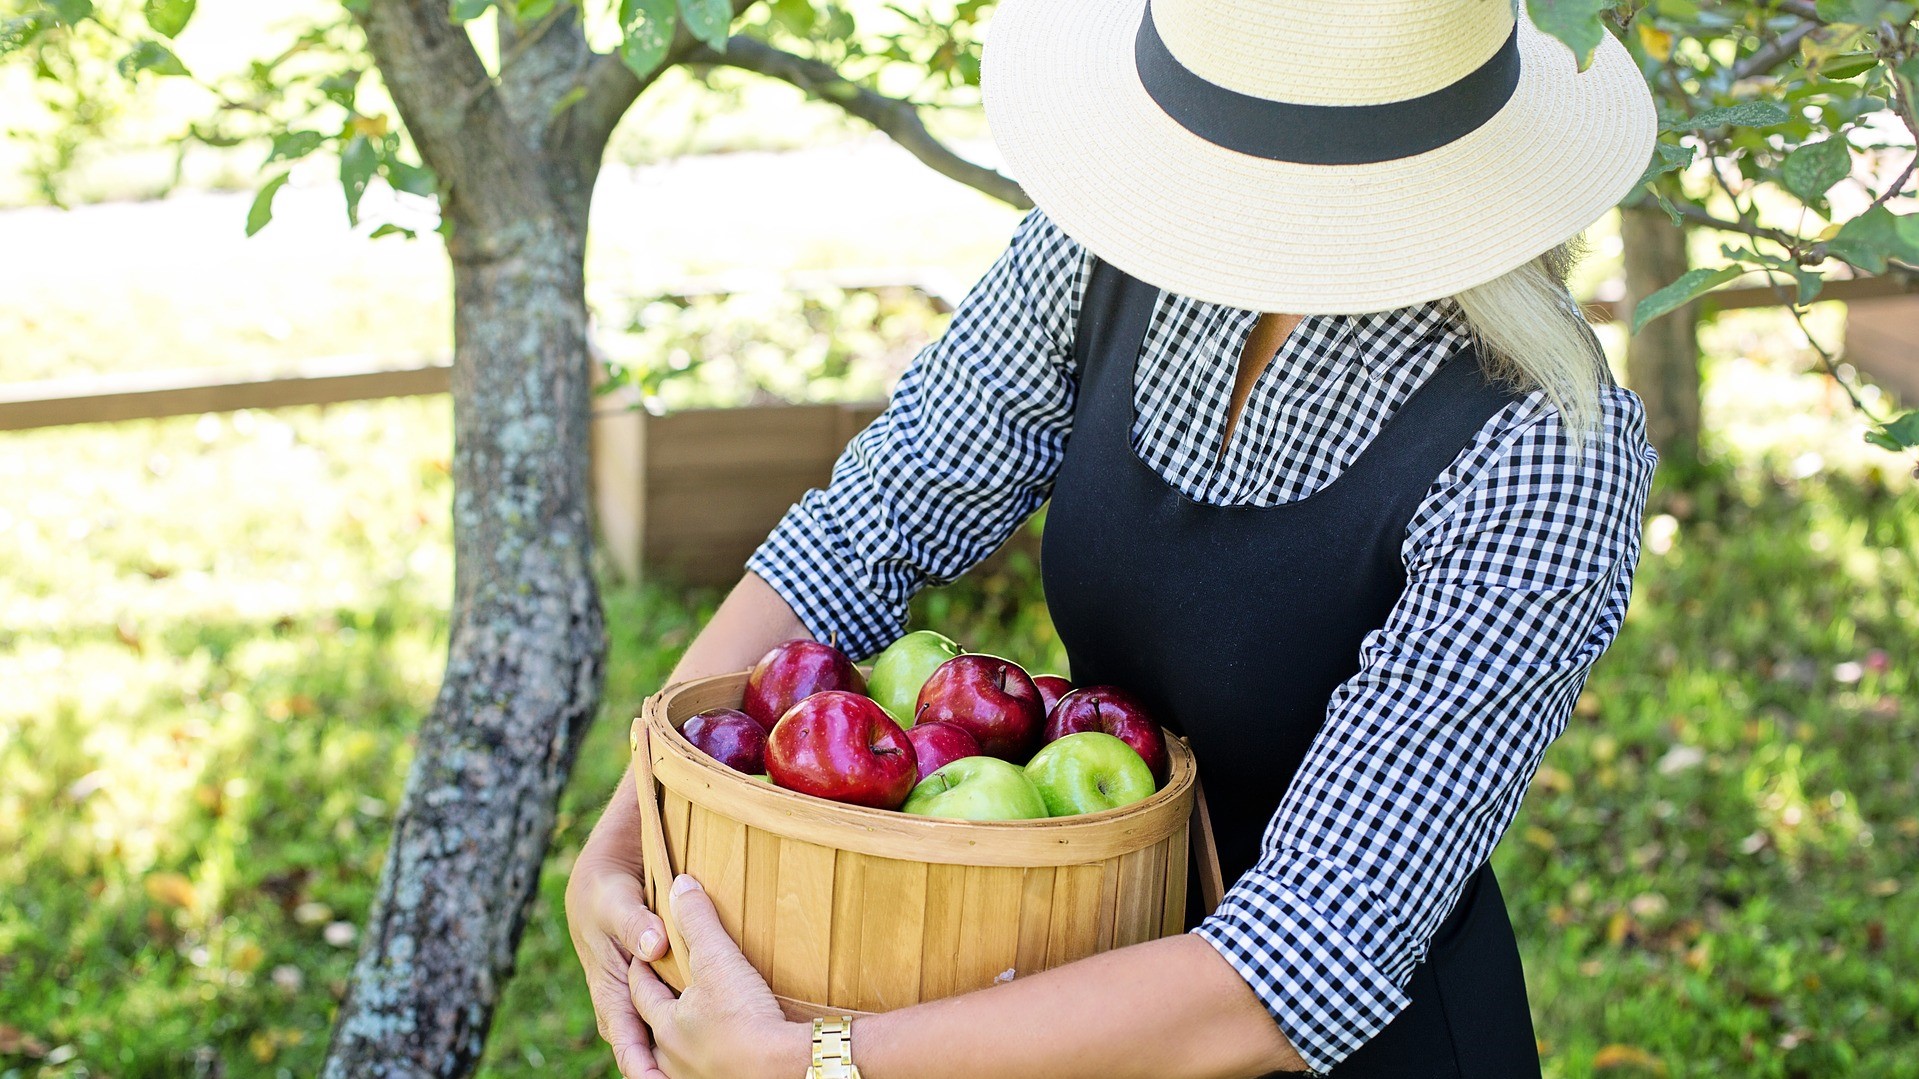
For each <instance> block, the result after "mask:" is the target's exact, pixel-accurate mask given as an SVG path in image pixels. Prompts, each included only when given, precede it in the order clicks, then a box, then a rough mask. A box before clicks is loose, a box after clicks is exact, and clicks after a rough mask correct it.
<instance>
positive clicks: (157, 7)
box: [146, 0, 197, 37]
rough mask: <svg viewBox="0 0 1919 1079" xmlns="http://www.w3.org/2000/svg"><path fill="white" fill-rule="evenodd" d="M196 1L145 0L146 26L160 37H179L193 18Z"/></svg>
mask: <svg viewBox="0 0 1919 1079" xmlns="http://www.w3.org/2000/svg"><path fill="white" fill-rule="evenodd" d="M196 2H197V0H147V4H146V16H147V25H148V26H151V27H153V32H154V33H156V34H159V35H160V36H161V37H179V36H180V31H182V30H185V29H186V28H187V20H189V19H191V18H193V8H194V6H195V3H196Z"/></svg>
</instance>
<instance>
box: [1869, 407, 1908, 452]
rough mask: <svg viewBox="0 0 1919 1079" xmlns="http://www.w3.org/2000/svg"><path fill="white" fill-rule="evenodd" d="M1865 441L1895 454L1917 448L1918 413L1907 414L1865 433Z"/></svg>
mask: <svg viewBox="0 0 1919 1079" xmlns="http://www.w3.org/2000/svg"><path fill="white" fill-rule="evenodd" d="M1866 441H1867V442H1870V443H1872V444H1873V445H1875V446H1878V447H1879V448H1880V449H1886V450H1892V451H1894V452H1895V453H1896V452H1898V451H1899V450H1909V449H1912V448H1913V447H1915V446H1919V412H1908V413H1906V414H1905V415H1903V416H1900V417H1898V418H1896V419H1892V420H1888V421H1887V422H1885V423H1883V424H1881V425H1879V426H1878V427H1876V428H1874V429H1873V430H1870V431H1867V432H1866Z"/></svg>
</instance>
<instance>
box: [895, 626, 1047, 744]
mask: <svg viewBox="0 0 1919 1079" xmlns="http://www.w3.org/2000/svg"><path fill="white" fill-rule="evenodd" d="M921 723H953V724H957V725H958V726H961V727H964V728H966V730H967V731H968V732H969V733H971V734H972V736H973V737H974V738H977V739H979V745H980V751H981V752H982V753H984V754H986V755H987V756H989V757H998V758H1000V759H1001V760H1007V761H1012V762H1014V763H1015V764H1020V763H1024V762H1025V760H1026V758H1027V757H1028V756H1031V755H1032V752H1033V750H1034V749H1036V748H1038V746H1039V732H1040V728H1041V727H1042V726H1044V725H1045V723H1046V711H1045V709H1044V708H1042V707H1041V706H1040V696H1039V690H1038V689H1037V688H1035V687H1034V686H1033V680H1032V679H1031V678H1028V677H1027V676H1026V672H1025V671H1023V670H1021V669H1020V666H1019V664H1017V663H1014V662H1013V661H1012V660H1010V659H1001V658H1000V657H998V656H989V655H985V654H983V653H977V652H968V653H966V654H965V655H963V656H954V657H953V658H952V659H949V660H947V661H946V662H945V663H942V664H940V665H939V666H938V667H936V668H934V670H933V673H932V675H931V676H929V677H928V678H927V679H926V684H925V685H923V686H921V687H920V696H919V702H918V704H917V705H916V706H915V707H914V709H913V724H914V725H915V726H918V725H919V724H921Z"/></svg>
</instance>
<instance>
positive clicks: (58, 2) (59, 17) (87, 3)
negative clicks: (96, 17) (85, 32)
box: [46, 0, 93, 26]
mask: <svg viewBox="0 0 1919 1079" xmlns="http://www.w3.org/2000/svg"><path fill="white" fill-rule="evenodd" d="M46 9H47V10H48V11H51V12H53V18H54V21H55V22H58V23H61V24H62V25H65V26H72V25H73V24H74V23H77V22H79V21H80V20H81V19H84V18H86V17H88V16H89V15H92V14H93V0H46Z"/></svg>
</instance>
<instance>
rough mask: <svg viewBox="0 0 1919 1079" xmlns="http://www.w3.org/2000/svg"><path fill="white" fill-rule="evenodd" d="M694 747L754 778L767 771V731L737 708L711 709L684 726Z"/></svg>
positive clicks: (683, 729) (694, 717)
mask: <svg viewBox="0 0 1919 1079" xmlns="http://www.w3.org/2000/svg"><path fill="white" fill-rule="evenodd" d="M680 733H681V734H683V735H685V736H686V740H687V741H689V742H691V743H693V748H694V749H697V750H699V751H700V752H702V753H704V754H706V755H707V756H709V757H711V758H713V759H714V760H716V761H719V762H720V763H721V764H724V765H726V766H727V767H728V768H732V769H735V770H737V771H741V772H745V773H747V774H749V775H751V774H752V773H754V772H764V771H765V770H766V728H765V727H762V726H760V724H759V721H758V720H755V719H754V718H753V717H752V716H749V715H747V714H746V713H745V712H742V711H740V710H739V709H737V708H708V709H707V710H706V711H704V712H701V713H699V714H698V715H695V716H691V717H689V718H688V719H687V721H686V722H685V723H683V724H681V725H680Z"/></svg>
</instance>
